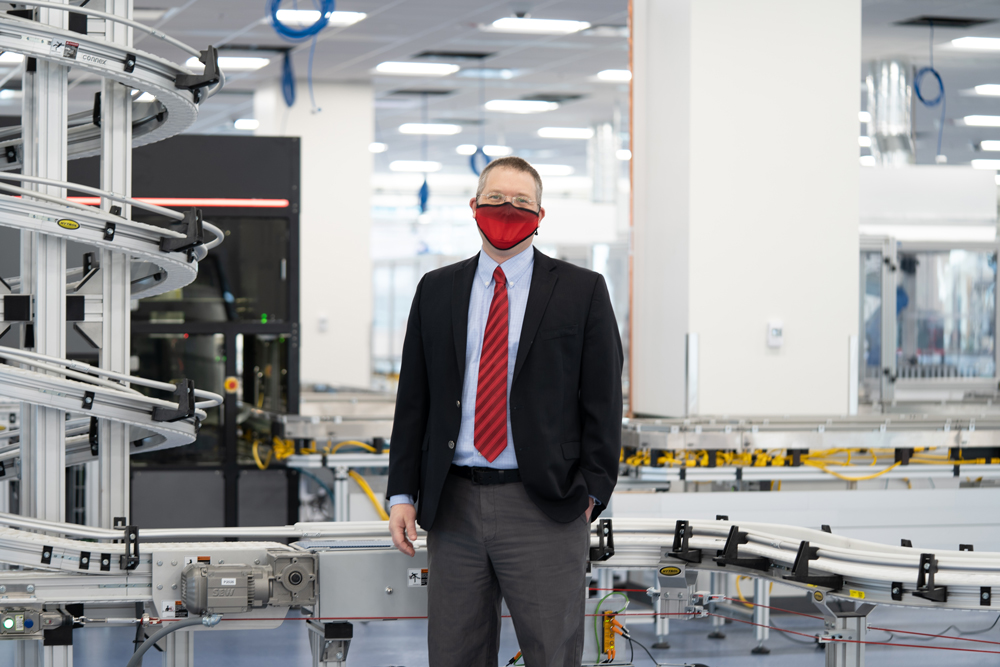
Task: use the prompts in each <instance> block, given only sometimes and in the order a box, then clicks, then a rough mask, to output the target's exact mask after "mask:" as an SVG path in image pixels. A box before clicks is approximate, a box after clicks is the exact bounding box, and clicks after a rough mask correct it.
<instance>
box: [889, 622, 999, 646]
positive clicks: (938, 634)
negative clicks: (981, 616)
mask: <svg viewBox="0 0 1000 667" xmlns="http://www.w3.org/2000/svg"><path fill="white" fill-rule="evenodd" d="M997 623H1000V616H997V617H996V620H994V621H993V624H992V625H990V627H988V628H981V629H979V630H963V629H962V628H960V627H958V626H957V625H949V626H948V627H947V628H945V629H944V630H942V631H941V632H936V633H934V634H935V635H936V636H934V637H923V636H920V635H915V636H913V637H912V639H915V640H916V641H921V642H929V641H931V640H932V639H942V638H943V639H949V638H950V637H949V636H948V635H946V634H945V633H946V632H948V631H949V630H955V632H957V633H958V634H959V636H965V635H981V634H983V633H984V632H989V631H990V630H992V629H993V628H995V627H996V626H997ZM883 632H885V631H883ZM951 638H952V639H955V638H954V637H951Z"/></svg>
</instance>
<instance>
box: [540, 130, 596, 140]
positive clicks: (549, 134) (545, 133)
mask: <svg viewBox="0 0 1000 667" xmlns="http://www.w3.org/2000/svg"><path fill="white" fill-rule="evenodd" d="M538 136H540V137H542V138H543V139H590V138H591V137H593V136H594V128H592V127H542V128H539V129H538Z"/></svg>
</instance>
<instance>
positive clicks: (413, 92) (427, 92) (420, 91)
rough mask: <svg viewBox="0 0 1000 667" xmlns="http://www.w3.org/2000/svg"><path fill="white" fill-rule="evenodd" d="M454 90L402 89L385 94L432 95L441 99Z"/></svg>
mask: <svg viewBox="0 0 1000 667" xmlns="http://www.w3.org/2000/svg"><path fill="white" fill-rule="evenodd" d="M454 92H455V90H454V89H451V90H443V89H441V88H404V89H401V90H393V91H391V92H388V93H386V96H389V95H434V96H436V97H442V96H444V95H451V94H452V93H454Z"/></svg>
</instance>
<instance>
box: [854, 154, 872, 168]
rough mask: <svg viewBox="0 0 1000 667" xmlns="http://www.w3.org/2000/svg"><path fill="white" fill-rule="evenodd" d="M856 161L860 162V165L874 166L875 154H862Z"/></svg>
mask: <svg viewBox="0 0 1000 667" xmlns="http://www.w3.org/2000/svg"><path fill="white" fill-rule="evenodd" d="M858 162H860V163H861V166H862V167H874V166H875V156H874V155H862V156H861V157H860V158H858Z"/></svg>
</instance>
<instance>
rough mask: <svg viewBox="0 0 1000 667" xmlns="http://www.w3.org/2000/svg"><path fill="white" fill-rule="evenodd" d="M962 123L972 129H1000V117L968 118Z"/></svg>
mask: <svg viewBox="0 0 1000 667" xmlns="http://www.w3.org/2000/svg"><path fill="white" fill-rule="evenodd" d="M962 121H963V122H964V123H965V124H966V125H969V126H970V127H1000V116H966V117H965V118H963V119H962Z"/></svg>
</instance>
